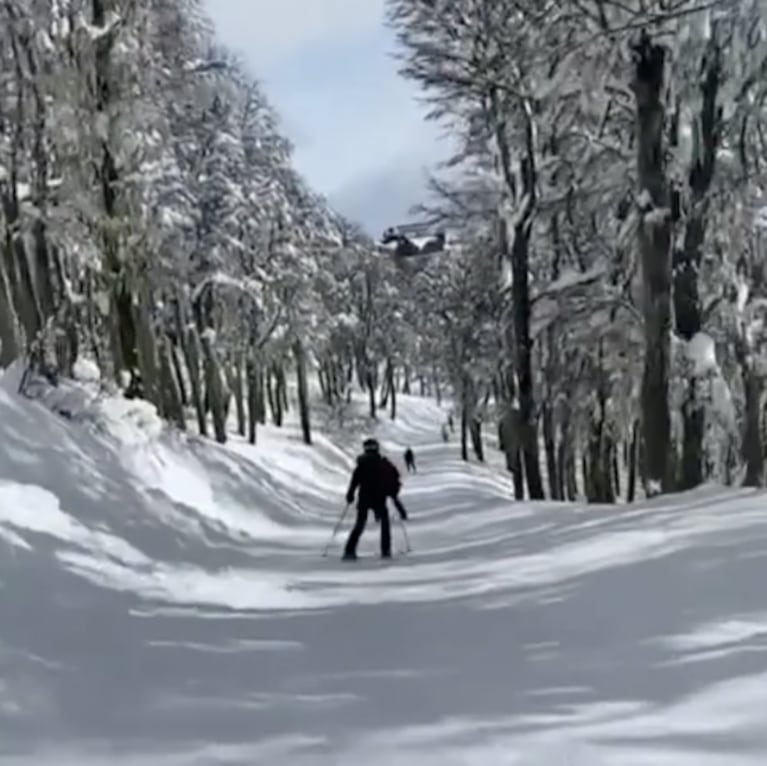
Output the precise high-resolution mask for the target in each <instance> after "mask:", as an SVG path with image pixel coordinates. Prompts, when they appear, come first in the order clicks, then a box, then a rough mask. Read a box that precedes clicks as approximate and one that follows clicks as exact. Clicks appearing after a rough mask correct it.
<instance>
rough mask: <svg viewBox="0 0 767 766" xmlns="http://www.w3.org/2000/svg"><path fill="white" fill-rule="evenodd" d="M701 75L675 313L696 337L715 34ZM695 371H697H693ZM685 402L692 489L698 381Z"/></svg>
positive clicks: (701, 417) (697, 452)
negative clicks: (698, 109) (687, 209)
mask: <svg viewBox="0 0 767 766" xmlns="http://www.w3.org/2000/svg"><path fill="white" fill-rule="evenodd" d="M701 75H702V76H701V79H700V84H699V87H700V96H701V101H700V114H699V115H698V116H697V120H696V125H695V128H696V130H695V136H696V141H695V142H694V147H695V153H694V155H693V158H692V164H691V167H690V172H689V175H688V177H689V184H690V204H689V208H690V210H689V213H688V215H687V221H686V226H685V231H684V241H683V244H682V249H681V250H680V251H678V252H676V253H675V254H674V272H673V273H674V314H675V317H676V331H677V333H678V334H679V336H680V337H682V338H683V339H684V340H686V341H688V342H689V341H690V340H691V339H692V338H693V337H694V336H695V334H696V333H699V332H700V331H701V329H702V327H703V317H702V306H701V301H700V296H699V295H698V272H699V269H700V263H701V258H702V256H703V244H704V241H705V238H706V218H707V213H708V207H709V197H708V192H709V189H710V187H711V182H712V181H713V178H714V169H715V165H716V154H717V148H718V146H719V132H720V130H719V116H718V114H717V111H718V109H717V98H718V95H719V87H720V84H721V75H722V70H721V52H720V49H719V45H718V43H717V42H716V39H715V37H714V36H712V38H711V40H710V42H709V44H708V46H707V47H706V51H705V54H704V56H703V62H702V68H701ZM691 375H692V373H691ZM687 386H688V388H687V395H686V397H685V403H684V405H683V407H682V412H681V414H682V426H683V439H682V460H681V472H680V476H679V488H680V489H682V490H685V489H691V488H692V487H696V486H697V485H699V484H701V483H702V481H703V434H704V432H705V427H706V424H705V412H704V409H703V403H702V402H701V401H700V400H699V398H698V395H697V390H698V381H697V380H696V379H695V377H694V375H693V377H692V378H691V379H690V380H689V381H688V383H687Z"/></svg>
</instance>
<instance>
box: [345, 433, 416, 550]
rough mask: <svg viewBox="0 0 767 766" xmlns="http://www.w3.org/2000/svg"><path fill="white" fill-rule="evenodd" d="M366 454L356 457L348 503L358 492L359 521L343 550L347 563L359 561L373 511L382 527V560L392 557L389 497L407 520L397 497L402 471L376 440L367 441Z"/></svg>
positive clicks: (364, 448)
mask: <svg viewBox="0 0 767 766" xmlns="http://www.w3.org/2000/svg"><path fill="white" fill-rule="evenodd" d="M362 447H363V450H364V452H363V454H362V455H360V456H359V457H358V458H357V465H356V467H355V469H354V472H353V473H352V478H351V482H350V483H349V490H348V491H347V493H346V502H347V503H353V502H354V495H355V492H356V493H357V519H356V521H355V523H354V527H353V528H352V531H351V532H350V533H349V539H348V540H347V541H346V547H345V549H344V560H347V561H353V560H355V559H356V558H357V543H359V540H360V537H362V533H363V532H364V531H365V525H366V523H367V520H368V512H369V511H373V515H374V516H375V519H376V521H378V522H380V524H381V557H382V558H385V559H388V558H391V525H390V523H389V511H388V509H387V507H386V498H387V497H391V498H392V500H393V501H394V505H395V506H396V508H397V511H398V512H399V514H400V516H401V517H402V518H403V519H407V512H406V511H405V509H404V507H403V506H402V503H401V502H400V500H399V498H398V497H397V496H398V494H399V489H400V479H399V471H398V470H397V468H396V466H395V465H394V464H393V463H392V462H391V461H390V460H388V459H387V458H385V457H383V456H382V455H381V452H380V447H379V445H378V442H377V441H376V440H375V439H366V440H365V441H364V442H363V444H362Z"/></svg>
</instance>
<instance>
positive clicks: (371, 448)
mask: <svg viewBox="0 0 767 766" xmlns="http://www.w3.org/2000/svg"><path fill="white" fill-rule="evenodd" d="M362 449H364V450H365V452H378V450H379V446H378V439H373V438H372V437H371V438H370V439H365V441H364V442H362Z"/></svg>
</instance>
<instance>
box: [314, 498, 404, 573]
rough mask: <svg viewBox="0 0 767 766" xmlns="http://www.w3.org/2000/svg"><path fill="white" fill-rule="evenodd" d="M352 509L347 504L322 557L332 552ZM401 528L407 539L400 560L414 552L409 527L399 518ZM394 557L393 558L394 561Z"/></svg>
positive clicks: (398, 556) (398, 555) (399, 554)
mask: <svg viewBox="0 0 767 766" xmlns="http://www.w3.org/2000/svg"><path fill="white" fill-rule="evenodd" d="M350 507H351V504H350V503H347V504H346V506H345V507H344V510H343V513H342V514H341V516H340V518H339V519H338V521H337V522H336V525H335V527H333V534H331V535H330V540H328V542H327V545H326V546H325V548H324V550H323V551H322V557H323V558H325V557H326V556H327V555H328V551H329V550H330V546H331V545H332V544H333V541H334V540H335V539H336V535H337V534H338V530H339V529H341V525H342V524H343V523H344V519H345V518H346V514H347V513H348V512H349V508H350ZM397 518H398V519H399V523H400V527H402V536H403V537H404V538H405V550H404V552H401V553H398V554H397V556H396V558H400V557H401V556H403V555H407V554H410V553H412V552H413V549H412V547H411V546H410V536H409V535H408V533H407V527H406V526H405V522H404V520H403V519H402V517H400V516H398V517H397ZM393 558H394V557H392V559H393ZM353 560H354V559H347V561H353ZM381 561H382V562H383V561H387V559H384V558H382V559H381Z"/></svg>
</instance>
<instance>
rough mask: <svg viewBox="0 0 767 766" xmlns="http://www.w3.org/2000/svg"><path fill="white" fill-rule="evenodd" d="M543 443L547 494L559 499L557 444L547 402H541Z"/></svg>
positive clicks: (552, 415) (549, 406)
mask: <svg viewBox="0 0 767 766" xmlns="http://www.w3.org/2000/svg"><path fill="white" fill-rule="evenodd" d="M542 422H543V444H544V449H545V451H546V470H547V472H548V474H549V494H550V496H551V499H552V500H561V499H562V496H561V495H560V492H559V490H560V486H561V482H560V481H559V472H558V470H557V445H556V435H555V426H554V413H553V412H552V411H551V405H550V404H549V403H548V402H544V403H543V412H542Z"/></svg>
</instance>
